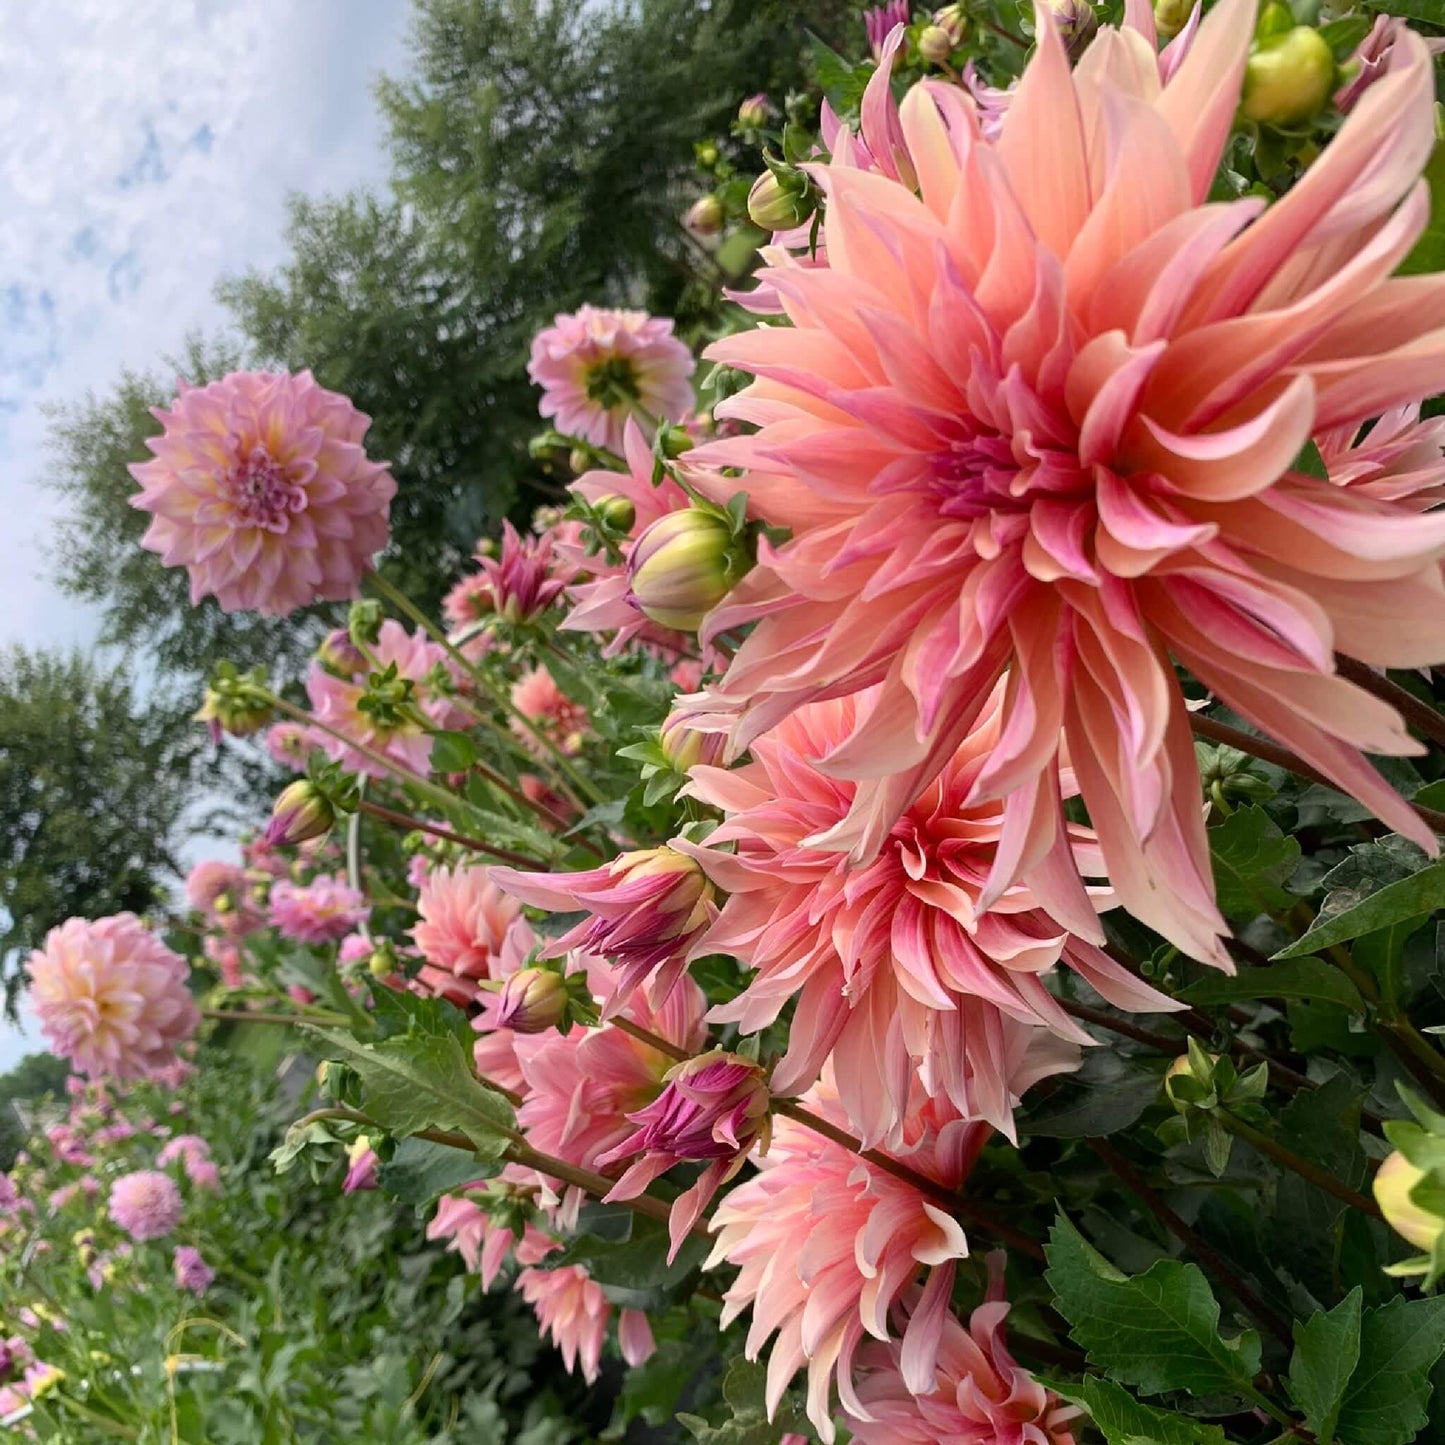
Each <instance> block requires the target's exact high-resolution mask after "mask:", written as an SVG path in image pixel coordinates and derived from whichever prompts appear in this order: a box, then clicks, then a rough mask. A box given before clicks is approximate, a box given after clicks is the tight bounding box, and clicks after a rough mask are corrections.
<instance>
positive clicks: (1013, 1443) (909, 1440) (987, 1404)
mask: <svg viewBox="0 0 1445 1445" xmlns="http://www.w3.org/2000/svg"><path fill="white" fill-rule="evenodd" d="M988 1265H989V1289H988V1296H987V1298H986V1299H985V1301H984V1303H983V1304H981V1305H979V1306H978V1308H977V1309H975V1310H974V1312H973V1313H972V1314H971V1315H970V1316H969V1320H968V1327H967V1328H966V1329H965V1328H964V1326H963V1325H962V1324H961V1323H960V1322H959V1320H958V1319H957V1317H956V1316H955V1315H953V1314H951V1313H950V1314H948V1315H946V1316H945V1317H944V1320H943V1330H942V1339H941V1340H940V1342H939V1347H938V1378H937V1381H936V1382H935V1384H934V1387H933V1389H931V1390H929V1391H926V1392H924V1393H921V1394H915V1393H914V1392H913V1391H912V1390H910V1389H909V1387H908V1384H907V1382H906V1381H905V1380H904V1378H903V1365H902V1354H903V1351H902V1349H901V1348H900V1347H899V1345H898V1343H897V1342H896V1341H893V1340H889V1341H886V1342H883V1341H876V1342H875V1341H870V1342H869V1343H868V1344H866V1345H864V1347H863V1348H862V1350H860V1351H859V1353H858V1382H857V1392H856V1402H857V1403H858V1404H859V1405H861V1406H862V1407H863V1410H864V1411H865V1412H866V1413H864V1414H853V1413H852V1412H849V1413H848V1414H847V1416H846V1418H847V1423H848V1428H849V1429H850V1430H851V1431H852V1432H853V1438H854V1439H855V1440H857V1441H858V1442H859V1445H936V1442H938V1441H947V1442H948V1445H1074V1434H1073V1430H1072V1425H1073V1422H1074V1421H1075V1420H1076V1419H1077V1418H1078V1416H1079V1414H1080V1413H1081V1412H1080V1411H1079V1410H1078V1409H1076V1408H1075V1407H1074V1406H1072V1405H1066V1404H1065V1403H1064V1402H1063V1401H1062V1400H1061V1399H1059V1397H1058V1396H1057V1395H1056V1394H1054V1392H1053V1391H1052V1390H1048V1389H1045V1388H1044V1386H1043V1385H1041V1384H1039V1382H1038V1381H1037V1380H1036V1379H1034V1377H1033V1376H1032V1375H1030V1374H1029V1372H1028V1371H1027V1370H1025V1369H1023V1368H1022V1367H1021V1366H1020V1365H1018V1364H1016V1363H1015V1362H1014V1358H1013V1356H1012V1355H1010V1354H1009V1351H1008V1345H1007V1344H1006V1343H1005V1341H1004V1322H1005V1320H1006V1319H1007V1318H1008V1312H1009V1306H1008V1302H1007V1301H1006V1300H1005V1299H1004V1283H1003V1255H1002V1254H1000V1253H994V1254H991V1255H990V1256H989V1259H988ZM910 1303H912V1302H910Z"/></svg>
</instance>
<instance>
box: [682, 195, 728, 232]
mask: <svg viewBox="0 0 1445 1445" xmlns="http://www.w3.org/2000/svg"><path fill="white" fill-rule="evenodd" d="M726 219H727V213H726V212H725V211H724V210H723V205H722V202H721V201H720V200H718V198H717V197H716V196H699V197H698V198H697V200H695V201H694V202H693V203H692V205H691V206H689V207H688V211H687V214H686V215H685V216H684V217H683V218H682V224H683V226H684V227H685V228H686V229H687V230H688V231H690V232H692V234H693V235H694V236H716V235H717V233H718V232H719V231H721V230H722V228H723V222H724V221H725V220H726Z"/></svg>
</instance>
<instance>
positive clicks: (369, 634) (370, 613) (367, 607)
mask: <svg viewBox="0 0 1445 1445" xmlns="http://www.w3.org/2000/svg"><path fill="white" fill-rule="evenodd" d="M385 620H386V610H385V609H384V608H383V607H382V605H381V603H380V602H378V601H377V600H376V599H375V598H374V597H361V598H358V599H357V600H356V601H355V602H353V603H352V604H351V611H350V613H349V614H348V616H347V621H346V627H347V631H348V632H349V633H350V634H351V640H352V641H353V642H354V643H355V644H356V645H357V646H358V647H375V646H376V640H377V638H379V637H380V636H381V624H382V623H383V622H384V621H385Z"/></svg>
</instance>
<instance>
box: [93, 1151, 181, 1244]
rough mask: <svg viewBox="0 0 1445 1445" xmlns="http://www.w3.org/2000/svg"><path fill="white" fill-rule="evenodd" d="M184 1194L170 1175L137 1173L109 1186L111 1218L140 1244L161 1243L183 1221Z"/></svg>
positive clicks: (144, 1171)
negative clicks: (152, 1241) (155, 1241)
mask: <svg viewBox="0 0 1445 1445" xmlns="http://www.w3.org/2000/svg"><path fill="white" fill-rule="evenodd" d="M181 1208H182V1205H181V1191H180V1190H179V1189H177V1188H176V1181H175V1180H174V1179H172V1178H171V1176H170V1175H169V1174H162V1173H161V1172H160V1171H159V1170H157V1169H138V1170H137V1171H136V1172H135V1173H134V1174H122V1175H121V1176H120V1178H119V1179H117V1180H116V1181H115V1183H114V1184H112V1185H111V1186H110V1209H109V1212H110V1217H111V1219H113V1220H114V1221H115V1223H116V1225H117V1226H118V1227H119V1228H121V1229H123V1230H124V1231H125V1232H126V1233H127V1234H128V1235H130V1237H131V1238H132V1239H133V1240H135V1242H136V1243H137V1244H144V1243H145V1241H146V1240H148V1239H161V1238H164V1236H166V1235H167V1234H169V1233H170V1232H171V1230H173V1229H174V1228H175V1227H176V1225H177V1224H179V1223H180V1220H181Z"/></svg>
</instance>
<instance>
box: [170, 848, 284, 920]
mask: <svg viewBox="0 0 1445 1445" xmlns="http://www.w3.org/2000/svg"><path fill="white" fill-rule="evenodd" d="M186 900H187V902H189V903H190V905H191V907H192V908H194V909H195V910H196V912H197V913H199V914H202V915H203V916H204V917H205V918H206V919H207V920H208V921H209V922H211V923H213V924H215V925H216V927H218V928H219V929H221V931H222V932H223V933H225V934H226V935H227V936H228V937H231V938H242V937H244V936H245V935H246V934H248V933H254V932H255V931H256V929H258V928H260V927H261V925H262V924H263V923H264V922H265V918H264V916H263V915H262V913H261V911H260V909H259V908H257V906H256V903H255V900H254V898H253V897H252V894H251V882H250V879H248V878H247V876H246V870H245V869H244V868H242V867H241V865H240V864H239V863H228V862H226V861H225V860H224V859H222V858H202V859H201V861H200V862H199V863H197V864H196V865H195V866H194V867H193V868H192V869H191V871H190V872H189V873H188V874H186Z"/></svg>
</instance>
